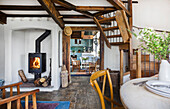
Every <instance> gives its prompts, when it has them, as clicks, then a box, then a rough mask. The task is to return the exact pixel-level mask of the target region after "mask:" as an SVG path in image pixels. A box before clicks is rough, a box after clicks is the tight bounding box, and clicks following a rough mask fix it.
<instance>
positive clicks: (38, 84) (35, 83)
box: [34, 78, 40, 86]
mask: <svg viewBox="0 0 170 109" xmlns="http://www.w3.org/2000/svg"><path fill="white" fill-rule="evenodd" d="M34 85H35V86H40V78H38V79H36V80H35V81H34Z"/></svg>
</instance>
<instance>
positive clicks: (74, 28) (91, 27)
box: [71, 26, 98, 31]
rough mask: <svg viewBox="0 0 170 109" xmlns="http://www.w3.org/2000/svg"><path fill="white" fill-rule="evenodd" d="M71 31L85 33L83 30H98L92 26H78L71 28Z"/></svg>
mask: <svg viewBox="0 0 170 109" xmlns="http://www.w3.org/2000/svg"><path fill="white" fill-rule="evenodd" d="M71 29H72V31H85V30H98V29H97V27H93V26H83V27H81V26H79V27H74V26H73V27H71Z"/></svg>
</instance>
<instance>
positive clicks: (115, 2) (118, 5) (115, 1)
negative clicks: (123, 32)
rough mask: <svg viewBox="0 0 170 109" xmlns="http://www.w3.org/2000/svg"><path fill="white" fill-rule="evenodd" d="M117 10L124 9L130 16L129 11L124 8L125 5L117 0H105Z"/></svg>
mask: <svg viewBox="0 0 170 109" xmlns="http://www.w3.org/2000/svg"><path fill="white" fill-rule="evenodd" d="M107 1H108V2H109V3H110V4H112V5H113V6H114V7H115V8H116V9H118V10H124V11H125V12H126V14H127V15H128V16H131V13H130V12H129V11H128V10H127V9H126V8H125V6H124V5H123V4H122V3H121V2H120V1H119V0H107Z"/></svg>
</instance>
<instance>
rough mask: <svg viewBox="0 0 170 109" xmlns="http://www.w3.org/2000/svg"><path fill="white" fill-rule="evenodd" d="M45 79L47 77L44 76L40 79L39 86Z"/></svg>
mask: <svg viewBox="0 0 170 109" xmlns="http://www.w3.org/2000/svg"><path fill="white" fill-rule="evenodd" d="M46 79H47V76H44V77H42V78H41V79H40V84H43V83H44V82H45V81H46Z"/></svg>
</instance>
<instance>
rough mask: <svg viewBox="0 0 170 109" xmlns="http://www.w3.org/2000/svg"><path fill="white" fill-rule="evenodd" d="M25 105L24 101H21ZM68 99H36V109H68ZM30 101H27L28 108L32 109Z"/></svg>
mask: <svg viewBox="0 0 170 109" xmlns="http://www.w3.org/2000/svg"><path fill="white" fill-rule="evenodd" d="M21 104H22V107H25V101H21ZM69 106H70V101H37V109H69ZM31 107H32V101H29V108H28V109H32V108H31Z"/></svg>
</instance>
